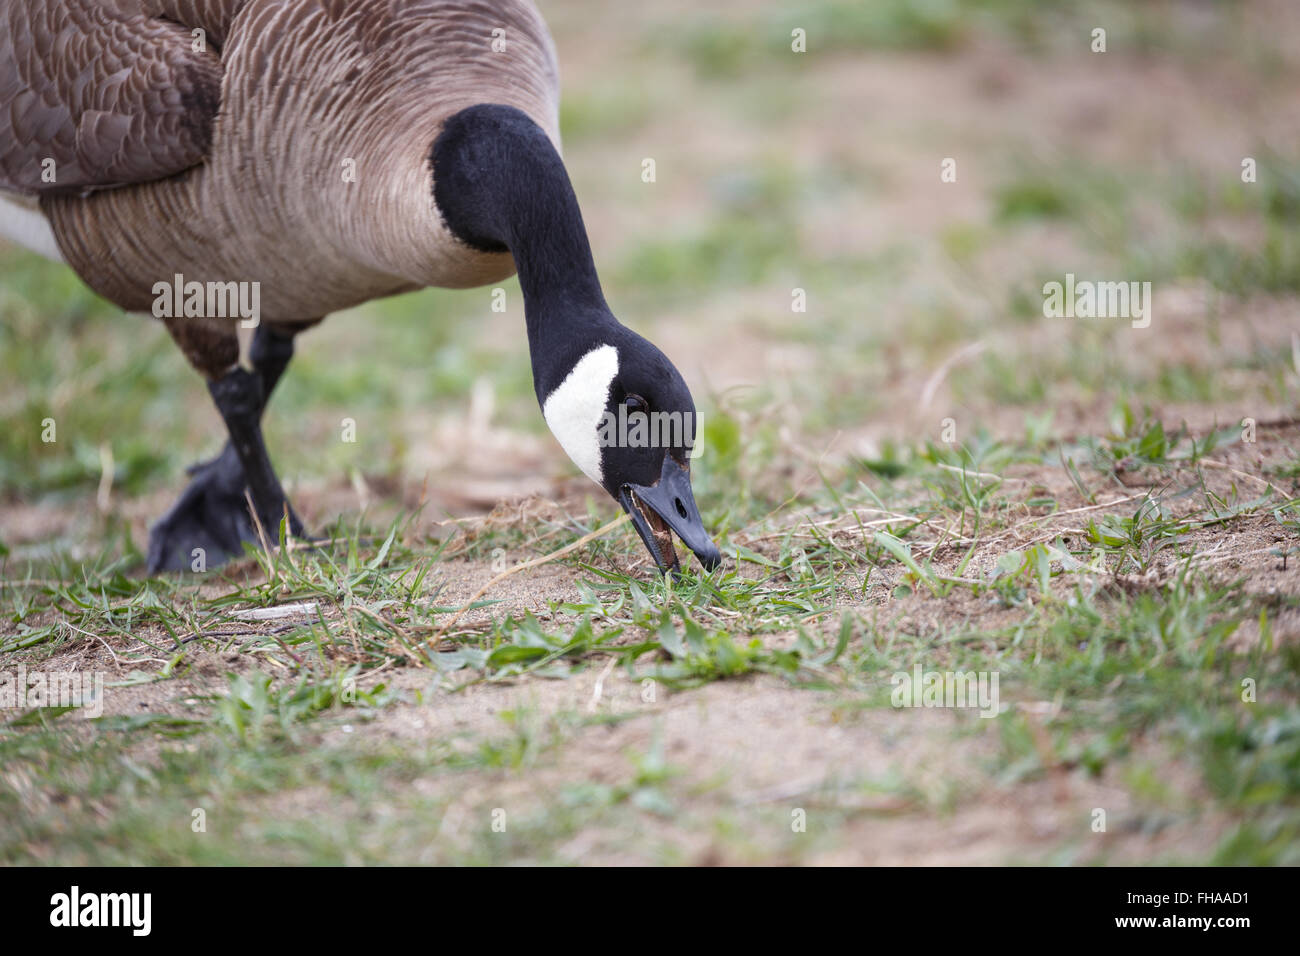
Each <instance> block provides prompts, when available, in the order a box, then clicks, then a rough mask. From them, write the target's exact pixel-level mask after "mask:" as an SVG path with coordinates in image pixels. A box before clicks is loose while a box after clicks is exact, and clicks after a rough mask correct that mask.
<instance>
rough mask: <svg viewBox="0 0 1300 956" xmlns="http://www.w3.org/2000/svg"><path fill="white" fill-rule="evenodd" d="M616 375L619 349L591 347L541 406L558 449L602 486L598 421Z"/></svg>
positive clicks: (607, 346)
mask: <svg viewBox="0 0 1300 956" xmlns="http://www.w3.org/2000/svg"><path fill="white" fill-rule="evenodd" d="M617 374H618V349H616V348H614V346H612V345H602V346H600V347H599V348H594V349H592V350H591V351H590V352H588V353H587V354H586V355H584V356H583V357H582V358H580V359H579V360H578V364H577V365H575V366H573V371H572V372H570V373H569V375H568V377H567V378H565V380H564V381H563V382H561V383H560V384H559V385H557V386H556V387H555V390H554V391H553V392H551V394H550V395H548V396H546V401H545V403H543V405H542V416H543V417H544V418H545V419H546V424H547V426H548V427H549V428H550V429H551V434H553V435H554V436H555V437H556V438H557V439H559V442H560V447H561V448H563V449H564V450H565V452H566V453H567V454H568V456H569V457H570V458H572V459H573V463H574V464H575V465H577V466H578V467H579V468H581V469H582V473H583V474H584V475H586V476H587V477H588V478H590V479H591V480H592V481H594V482H595V483H596V484H600V483H601V479H602V478H603V469H602V468H601V463H600V422H601V418H602V417H603V416H604V414H605V406H606V404H607V403H608V402H609V386H610V384H611V383H612V382H613V381H614V376H616V375H617Z"/></svg>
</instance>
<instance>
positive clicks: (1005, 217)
mask: <svg viewBox="0 0 1300 956" xmlns="http://www.w3.org/2000/svg"><path fill="white" fill-rule="evenodd" d="M540 6H541V8H542V12H543V14H544V15H545V16H546V17H547V19H548V22H549V23H550V25H551V27H552V30H553V32H554V34H555V37H556V41H557V46H558V49H559V54H560V60H561V64H562V79H563V84H564V101H563V109H562V115H561V121H562V131H563V136H564V140H565V152H566V159H567V161H568V164H569V168H570V172H571V175H572V177H573V179H574V182H575V186H576V188H577V192H578V195H579V198H580V200H581V202H582V205H583V212H584V215H585V218H586V220H587V223H588V225H589V228H590V231H591V234H592V242H593V246H594V249H595V253H596V259H597V265H598V267H599V268H600V271H601V275H602V278H603V281H604V283H605V286H606V292H607V296H608V298H609V300H610V302H611V303H612V305H613V306H614V309H615V311H616V312H617V313H618V314H619V315H620V317H621V318H622V319H623V320H624V321H625V322H626V323H628V324H629V325H631V326H633V327H634V328H636V329H638V330H639V331H641V332H643V333H645V334H647V335H648V336H649V337H650V338H652V339H653V340H655V341H656V342H658V343H659V344H660V345H661V346H663V347H664V348H665V350H666V351H667V352H668V354H669V355H670V356H672V357H673V358H674V360H675V361H677V363H678V364H679V366H680V367H681V368H682V369H683V371H684V372H685V374H686V375H687V378H688V380H689V381H690V382H691V383H692V385H693V387H694V389H695V392H696V396H697V400H698V401H699V403H700V405H701V407H702V410H703V411H704V413H705V417H706V421H710V422H711V423H712V424H711V426H710V428H709V430H708V434H707V440H708V442H709V447H708V452H709V457H706V459H705V462H704V463H702V465H701V467H700V469H699V471H700V472H701V475H700V479H699V480H700V484H701V497H702V498H703V499H704V504H705V507H706V510H707V509H708V508H710V507H714V506H716V505H719V504H721V503H722V501H723V498H722V496H720V495H719V491H720V489H721V488H723V487H728V488H735V487H736V485H737V478H738V476H737V470H738V469H740V470H745V471H747V472H749V473H750V474H749V475H746V476H740V477H751V476H756V475H757V476H761V477H762V478H763V479H764V480H763V481H760V482H758V483H757V485H756V486H755V488H756V490H755V494H756V495H757V496H758V497H759V498H760V499H762V500H763V501H769V502H770V501H779V500H781V497H782V495H784V494H785V493H786V492H787V491H788V487H789V483H790V481H793V477H792V476H793V469H792V468H791V467H788V466H789V465H790V463H791V462H792V461H793V462H797V461H799V460H807V459H808V457H809V456H810V455H814V454H815V452H813V451H809V449H819V448H822V449H824V448H825V447H826V445H827V444H828V443H829V442H830V440H831V437H832V436H834V435H836V434H838V435H839V436H840V437H839V440H838V444H837V446H836V448H837V449H838V451H839V452H840V453H841V456H842V457H843V458H844V460H852V459H853V457H854V456H860V455H862V454H867V453H870V452H872V451H873V450H874V449H877V448H878V447H879V445H880V443H881V442H887V441H894V440H909V439H915V438H917V437H918V436H921V435H925V434H929V433H930V432H932V431H933V432H937V429H938V428H939V422H940V421H941V420H942V419H943V418H945V417H948V416H953V417H954V418H955V419H956V420H957V421H958V422H959V423H960V424H961V426H962V427H963V429H969V430H972V431H973V430H974V429H975V428H977V427H987V428H991V429H993V430H994V431H998V430H1001V431H1008V430H1019V429H1020V428H1021V427H1022V423H1023V421H1024V420H1025V417H1026V415H1033V414H1037V413H1039V412H1041V411H1042V410H1043V409H1045V408H1049V407H1050V408H1051V409H1052V410H1053V412H1054V414H1055V416H1056V423H1057V426H1058V427H1060V428H1062V429H1065V430H1067V431H1068V430H1069V429H1070V428H1072V427H1078V426H1082V425H1085V424H1086V423H1089V422H1095V421H1098V420H1104V419H1105V415H1106V414H1108V413H1109V411H1110V410H1111V409H1112V408H1114V407H1115V406H1116V404H1117V403H1129V404H1132V405H1134V406H1149V407H1152V408H1153V409H1155V410H1165V411H1168V412H1169V413H1171V414H1175V415H1181V416H1183V417H1189V418H1190V419H1192V420H1197V419H1203V420H1208V419H1215V420H1220V421H1225V420H1230V419H1231V418H1232V417H1234V416H1238V415H1241V414H1252V415H1254V416H1255V417H1266V416H1267V414H1268V413H1269V410H1270V409H1272V410H1285V409H1290V408H1292V407H1293V405H1294V394H1293V383H1292V382H1291V381H1290V379H1289V378H1288V377H1287V375H1286V371H1287V369H1288V368H1289V366H1290V363H1291V361H1292V359H1291V346H1290V329H1291V326H1292V325H1293V322H1292V317H1293V316H1294V312H1295V305H1296V302H1297V293H1300V240H1298V239H1297V235H1296V231H1295V225H1296V214H1297V211H1298V210H1300V164H1297V161H1296V156H1297V146H1298V145H1300V117H1298V116H1297V111H1296V110H1295V109H1294V93H1293V91H1294V89H1295V88H1296V82H1295V81H1296V78H1297V71H1298V70H1300V51H1298V50H1297V46H1298V44H1300V40H1298V38H1300V30H1297V29H1296V27H1297V26H1300V17H1298V16H1297V11H1296V9H1295V5H1294V4H1288V3H1285V2H1274V0H1260V2H1250V3H1244V2H1243V3H1229V2H1212V0H1180V2H1173V0H1170V2H1142V3H1111V2H1083V3H1073V2H1070V3H1067V2H1064V0H1059V2H1058V0H1046V2H1026V0H986V2H966V0H913V2H905V0H872V2H870V3H853V2H844V0H813V2H808V3H784V2H734V0H733V2H721V3H715V4H710V5H709V6H708V9H707V10H704V9H700V8H699V7H698V6H697V5H694V4H689V3H684V2H668V3H662V4H655V5H653V6H651V7H648V8H641V7H639V6H636V5H624V4H615V5H601V6H593V5H591V4H586V3H579V2H567V0H566V2H560V0H544V2H542V3H541V4H540ZM1098 26H1100V27H1103V28H1105V29H1106V31H1107V46H1108V50H1107V52H1106V53H1104V54H1096V53H1093V52H1091V51H1090V49H1089V45H1090V42H1091V31H1092V29H1093V28H1094V27H1098ZM796 28H799V29H803V30H805V31H806V33H807V52H806V53H802V54H796V53H793V52H792V51H791V49H790V42H791V41H790V37H791V31H792V30H793V29H796ZM1246 156H1251V157H1255V158H1256V160H1257V161H1258V182H1256V183H1253V184H1247V183H1243V182H1242V181H1241V177H1240V168H1241V161H1242V158H1243V157H1246ZM946 157H952V158H954V159H956V161H957V170H958V179H957V182H956V183H950V184H944V183H941V182H940V178H939V164H940V161H941V160H942V159H944V158H946ZM645 158H653V159H654V160H655V162H656V170H657V181H656V182H654V183H644V182H642V180H641V168H642V160H643V159H645ZM1066 272H1074V273H1075V274H1077V275H1079V276H1081V277H1085V276H1094V277H1097V278H1109V279H1134V280H1146V281H1152V282H1154V283H1156V285H1157V297H1158V298H1157V318H1156V323H1155V325H1154V326H1153V328H1152V329H1150V330H1147V333H1146V334H1143V333H1139V332H1137V331H1134V330H1130V329H1129V328H1128V327H1127V325H1126V323H1123V322H1115V323H1109V324H1106V323H1085V322H1075V323H1062V322H1056V323H1052V322H1047V321H1045V320H1043V318H1042V313H1041V303H1042V297H1041V291H1040V290H1041V287H1042V283H1043V282H1044V281H1047V280H1049V279H1059V278H1060V277H1062V276H1063V274H1064V273H1066ZM504 288H505V289H506V291H507V303H508V310H507V312H506V313H504V314H497V313H493V312H492V311H491V308H490V303H491V290H490V289H481V290H471V291H463V292H449V291H440V290H429V291H425V292H421V293H418V294H414V295H409V296H403V297H399V298H395V299H391V300H387V301H384V302H379V303H373V304H370V305H368V306H365V307H363V308H360V309H357V310H354V311H353V312H351V313H349V314H343V315H339V316H336V317H334V318H332V319H331V320H330V321H329V322H327V323H325V325H323V326H322V327H320V328H319V329H318V330H315V331H313V332H311V333H310V334H308V335H306V336H304V337H303V338H302V339H301V340H300V348H299V355H298V358H297V359H296V360H295V362H294V364H293V366H292V367H291V370H290V374H289V375H288V376H287V377H286V379H285V381H284V383H283V385H282V386H281V389H280V391H279V392H278V393H277V396H276V399H275V402H274V403H273V405H272V408H271V411H270V413H269V415H268V419H267V430H268V440H269V442H270V445H271V448H272V450H273V455H274V457H275V459H276V461H277V464H278V466H279V468H280V469H281V470H282V472H283V473H284V475H285V476H286V478H287V479H288V481H289V485H290V488H291V493H293V494H294V495H295V496H296V497H297V498H299V499H304V500H303V501H300V510H303V509H304V508H305V509H306V512H307V513H308V514H309V516H310V518H309V520H315V521H317V522H318V523H319V522H322V521H328V520H330V519H331V518H332V517H333V515H334V513H335V512H336V511H337V510H338V509H340V508H343V509H347V508H349V507H352V506H353V505H354V503H355V502H356V501H357V500H358V499H357V498H356V495H357V494H361V493H360V492H358V490H357V489H358V488H363V489H372V490H374V491H376V493H377V494H378V495H379V496H380V497H384V496H386V495H387V496H390V497H395V498H397V499H400V500H403V501H405V503H407V504H410V503H412V502H413V501H414V500H415V499H416V498H417V497H418V495H419V494H420V493H421V490H422V489H423V487H424V480H425V477H426V476H428V479H429V480H428V485H429V489H428V494H429V496H430V500H431V501H432V503H433V505H434V507H433V509H432V510H433V512H434V514H435V516H436V515H437V514H439V513H441V512H444V511H451V512H460V511H465V510H473V509H475V508H482V507H487V506H489V505H490V503H491V501H492V499H493V497H494V496H496V495H502V496H508V495H509V494H510V493H511V492H518V493H527V492H530V491H544V492H546V491H549V490H552V489H553V488H554V484H553V482H554V480H555V479H557V478H564V477H571V476H573V475H574V474H575V472H574V471H573V469H572V468H571V466H570V465H569V464H568V462H567V461H566V460H565V459H564V458H563V455H562V453H561V452H560V451H559V449H558V447H557V446H555V445H554V443H553V442H551V441H550V439H549V437H547V435H546V433H545V430H544V425H543V423H542V420H541V417H540V415H539V414H538V413H537V409H536V402H535V399H534V397H533V394H532V388H531V380H530V372H529V367H528V360H527V351H526V347H525V344H524V335H523V318H522V316H523V311H522V301H521V299H520V295H519V290H518V286H517V284H516V283H515V282H514V281H513V280H511V281H510V282H508V283H505V284H504ZM795 288H801V289H804V290H806V294H807V299H808V310H807V312H806V313H793V312H791V308H790V303H791V295H792V290H793V289H795ZM972 342H981V343H983V344H984V345H985V346H986V347H985V348H984V350H983V352H982V353H981V354H980V355H979V356H978V357H976V358H973V359H972V360H970V361H965V362H962V363H959V364H958V365H957V366H956V367H954V368H953V369H952V371H951V374H950V375H949V376H948V379H947V382H946V383H945V386H944V388H943V389H942V390H941V391H940V393H939V394H938V396H937V397H936V398H935V401H934V404H933V406H932V407H928V408H925V409H920V408H918V407H917V397H918V394H920V392H921V391H922V389H923V385H924V383H925V381H926V380H927V379H928V377H929V376H930V374H931V373H932V372H933V370H934V369H935V368H936V367H937V366H938V365H940V363H942V362H943V360H944V359H945V358H946V357H947V356H949V355H951V354H952V353H954V352H955V351H957V350H958V349H960V348H961V347H962V346H963V345H965V344H967V343H972ZM0 374H3V376H4V381H5V383H6V388H5V389H4V393H3V396H2V397H0V422H3V427H0V502H3V503H4V506H5V510H6V512H8V513H9V514H10V515H11V518H10V520H8V521H6V522H4V523H0V541H4V540H7V541H9V542H10V543H11V544H12V543H15V542H19V543H21V542H23V541H33V540H39V539H41V538H44V537H48V536H49V535H50V534H52V533H59V531H60V529H62V530H63V531H65V532H67V533H69V534H77V533H84V531H85V524H84V521H85V520H90V519H89V517H88V516H91V515H92V509H90V508H88V507H86V508H82V507H77V508H72V509H69V508H68V507H67V506H69V505H76V506H82V505H88V504H89V503H90V502H91V501H93V500H94V497H95V493H96V490H97V489H98V488H99V487H100V485H101V483H102V475H101V471H102V467H103V462H104V456H103V454H102V451H103V448H104V446H105V445H107V446H109V448H111V452H112V462H113V476H112V477H113V491H114V497H113V498H112V499H111V500H112V502H113V504H112V505H111V506H110V507H111V508H112V509H114V510H116V509H118V508H121V509H123V513H124V514H125V515H126V517H127V518H128V520H129V521H130V522H131V523H132V526H133V527H134V529H135V533H136V534H137V536H139V537H141V538H142V535H143V527H144V522H145V520H146V519H147V518H148V517H149V516H151V515H156V514H157V513H159V512H160V511H161V510H162V508H163V507H165V505H166V503H167V502H168V501H169V500H170V499H171V498H172V497H173V496H174V495H175V494H176V493H178V492H179V490H180V488H181V486H182V484H183V477H182V474H181V469H182V467H183V466H184V465H185V464H187V463H189V462H191V461H193V460H195V459H196V458H199V457H201V456H203V455H206V454H210V453H212V452H213V451H214V450H215V449H216V448H217V447H218V445H219V441H220V436H221V429H220V423H219V421H218V419H217V416H216V414H215V412H213V411H212V409H211V408H210V405H209V402H208V399H207V395H206V393H205V390H204V389H203V387H202V384H201V383H200V381H199V379H198V378H197V376H195V375H194V374H193V373H192V372H191V371H190V370H189V369H188V367H187V366H186V364H185V362H184V360H183V359H182V357H181V356H180V355H179V353H178V352H177V351H176V350H175V349H174V347H173V346H172V345H171V344H170V341H169V340H168V339H167V337H166V334H165V332H164V331H163V330H162V328H161V326H159V325H158V324H156V323H153V322H151V321H148V320H146V319H143V318H139V317H134V316H123V315H121V314H119V313H118V312H117V311H116V310H115V309H113V308H112V307H110V306H107V305H106V304H104V303H102V302H100V301H98V300H97V299H95V298H94V297H93V296H92V295H91V294H90V293H88V292H87V291H86V290H85V289H83V288H82V287H81V286H80V284H79V283H78V282H77V281H76V279H75V278H74V277H73V276H72V274H71V273H70V272H68V271H67V270H66V269H64V268H62V267H60V266H57V265H52V264H48V263H45V262H43V261H41V260H39V259H37V258H35V257H33V256H30V255H28V254H26V253H25V252H23V251H21V250H17V249H14V248H11V247H0ZM472 395H477V398H474V399H472V398H471V396H472ZM476 402H477V405H475V403H476ZM46 418H53V419H55V421H56V422H57V428H58V441H57V442H55V443H53V444H46V443H43V442H42V441H41V430H42V426H41V423H42V421H43V420H44V419H46ZM345 418H351V419H354V420H355V421H356V422H357V433H356V434H357V441H356V443H355V444H349V443H345V442H343V441H341V440H340V434H341V428H340V425H341V422H342V420H343V419H345ZM484 422H486V423H487V424H489V425H490V428H489V429H488V430H487V431H488V432H490V434H489V435H488V436H487V437H486V438H485V437H484V430H483V429H481V428H479V427H478V426H481V425H482V424H483V423H484ZM742 450H743V452H744V454H741V452H742ZM801 456H802V459H801ZM834 460H835V459H834V456H832V461H834ZM448 487H452V488H460V489H462V491H463V493H462V494H460V495H459V496H457V495H441V496H440V490H441V489H445V488H448ZM746 487H749V486H748V485H746ZM475 489H478V491H477V492H476V491H475ZM368 498H369V496H368V495H365V494H362V495H361V499H360V500H362V501H365V500H368ZM31 507H37V508H39V510H38V511H37V512H34V513H32V512H21V513H20V509H22V508H31ZM33 514H34V515H35V517H33ZM78 519H83V520H82V523H81V524H78V523H77V521H78ZM96 520H98V519H96ZM69 522H71V524H69Z"/></svg>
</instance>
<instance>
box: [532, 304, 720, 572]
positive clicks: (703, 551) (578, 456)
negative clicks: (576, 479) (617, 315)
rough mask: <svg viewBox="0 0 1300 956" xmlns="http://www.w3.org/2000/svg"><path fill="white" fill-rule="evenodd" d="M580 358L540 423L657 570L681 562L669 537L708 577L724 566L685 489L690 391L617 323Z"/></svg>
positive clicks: (691, 429) (691, 430) (657, 354)
mask: <svg viewBox="0 0 1300 956" xmlns="http://www.w3.org/2000/svg"><path fill="white" fill-rule="evenodd" d="M609 333H610V334H608V335H606V336H605V337H604V340H602V341H600V342H599V344H595V345H593V346H592V347H590V348H588V349H587V350H586V351H584V352H583V353H582V355H581V356H579V357H578V358H577V360H576V361H575V362H573V364H572V365H571V367H570V368H569V369H568V371H567V373H566V374H564V376H563V378H562V379H561V380H560V381H559V383H558V384H556V385H555V386H554V387H553V388H550V390H549V391H548V392H547V393H546V394H545V395H543V394H541V389H539V395H538V399H539V401H540V402H541V405H542V415H543V417H544V418H545V419H546V424H547V426H548V427H549V428H550V429H551V433H552V434H553V435H555V438H556V440H557V441H559V443H560V446H561V447H562V448H563V449H564V451H565V452H566V453H567V454H568V456H569V458H570V459H572V460H573V463H574V464H575V465H577V466H578V468H579V470H581V471H582V472H583V474H585V475H586V476H587V477H588V478H590V479H591V480H592V481H594V482H595V483H596V484H598V485H600V486H601V487H602V488H604V489H605V491H606V492H608V493H609V495H610V496H611V497H612V498H614V500H615V501H617V502H618V503H619V504H620V505H622V506H623V509H624V510H625V511H626V512H627V513H628V515H629V516H630V517H631V519H632V525H633V527H635V528H636V531H637V534H638V535H640V537H641V540H642V541H643V542H644V543H645V546H646V549H647V550H648V551H649V552H650V556H651V557H652V558H654V561H655V564H656V565H657V566H658V567H659V569H660V570H661V571H665V572H666V571H670V570H672V571H676V570H677V569H679V567H680V564H679V561H678V558H677V551H676V549H675V548H674V546H673V535H674V534H676V535H677V536H678V537H679V538H681V540H682V543H683V544H684V545H686V547H687V548H689V549H690V550H691V551H692V552H693V553H694V554H695V556H696V557H697V558H698V559H699V561H700V564H701V565H703V566H704V568H705V569H706V570H712V569H713V568H715V567H717V566H718V564H719V563H720V562H721V560H722V555H721V553H720V552H719V551H718V547H717V545H715V544H714V543H713V541H712V540H711V539H710V538H709V535H708V532H707V531H705V530H704V523H703V521H702V520H701V518H700V512H699V508H698V507H697V506H696V504H695V496H694V494H693V493H692V490H691V459H692V457H693V450H694V447H695V439H696V432H697V426H698V420H697V416H696V412H695V403H694V401H693V400H692V399H691V392H690V389H688V388H687V387H686V382H685V381H684V380H683V379H682V376H681V373H680V372H678V371H677V369H676V367H675V366H674V365H673V364H672V362H670V361H669V360H668V358H667V356H665V355H664V354H663V352H661V351H660V350H659V349H658V348H656V347H655V346H654V345H653V344H651V343H650V342H648V341H646V340H645V339H644V338H642V337H641V336H639V335H637V334H636V333H635V332H633V331H631V330H630V329H628V328H625V327H623V326H621V325H613V326H610V327H609Z"/></svg>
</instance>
